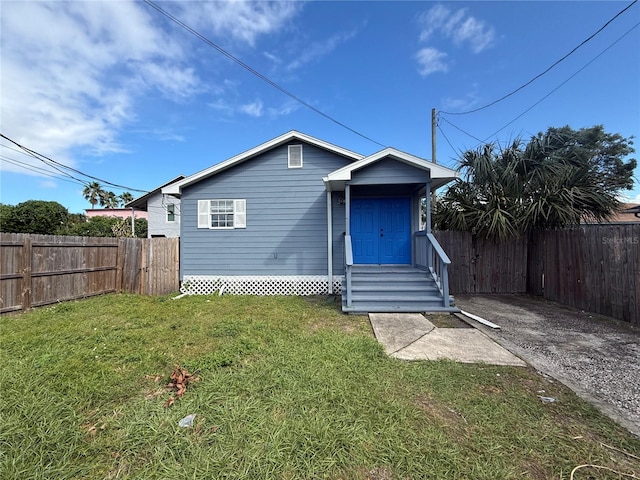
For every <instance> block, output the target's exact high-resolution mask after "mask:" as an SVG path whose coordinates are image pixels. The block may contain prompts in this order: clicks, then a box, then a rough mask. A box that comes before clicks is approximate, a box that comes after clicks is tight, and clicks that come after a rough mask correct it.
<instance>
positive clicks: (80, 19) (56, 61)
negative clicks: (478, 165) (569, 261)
mask: <svg viewBox="0 0 640 480" xmlns="http://www.w3.org/2000/svg"><path fill="white" fill-rule="evenodd" d="M630 3H631V1H630V0H629V1H625V2H618V1H606V2H598V1H573V2H555V1H553V2H552V1H533V2H516V1H513V2H497V1H496V2H480V1H477V2H420V1H412V2H338V1H335V2H306V3H303V2H293V3H286V2H277V3H267V2H262V1H260V2H193V1H189V2H180V3H177V2H158V3H157V4H158V5H159V6H160V7H161V8H163V9H165V10H167V11H168V12H170V13H171V14H172V15H174V16H175V17H177V18H179V19H180V20H181V21H183V22H184V23H185V24H187V25H189V26H190V27H191V28H193V29H195V30H197V31H198V32H200V33H201V34H202V35H204V36H206V37H207V38H208V39H210V40H211V41H212V42H214V43H215V44H217V45H219V46H220V47H221V48H223V49H225V50H226V51H228V52H229V53H231V54H232V55H234V56H236V57H237V58H239V59H240V60H242V61H243V62H244V63H246V64H247V65H249V66H251V67H252V68H253V69H255V70H257V71H258V72H260V73H261V74H263V75H265V76H266V77H268V78H269V79H271V80H272V81H273V82H275V83H277V84H278V85H280V86H281V87H282V88H284V89H285V90H287V91H289V92H291V93H293V94H294V95H296V96H297V97H299V98H301V99H303V100H304V101H305V102H307V103H308V104H310V105H312V106H313V107H314V108H316V109H318V110H320V111H322V112H324V113H325V114H326V115H328V116H330V117H332V118H334V119H335V120H337V121H339V122H341V123H343V124H345V125H347V126H348V127H350V128H351V129H353V130H355V131H357V132H359V133H361V134H362V135H364V136H366V137H369V138H371V139H373V140H375V141H376V142H378V143H380V144H382V145H384V146H393V147H396V148H399V149H401V150H404V151H406V152H409V153H412V154H414V155H418V156H421V157H424V158H431V109H432V108H435V109H436V110H437V111H438V112H464V111H468V110H472V109H475V108H478V107H482V106H483V105H486V104H488V103H490V102H493V101H494V100H496V99H498V98H500V97H502V96H503V95H505V94H507V93H509V92H511V91H513V90H515V89H516V88H517V87H519V86H521V85H523V84H524V83H526V82H528V81H529V80H531V79H532V78H533V77H535V76H536V75H538V74H539V73H541V72H543V71H544V70H545V69H547V68H548V67H549V66H551V65H552V64H553V63H554V62H556V61H557V60H559V59H560V58H561V57H563V56H564V55H566V54H567V53H569V52H570V51H571V50H572V49H573V48H574V47H576V46H577V45H579V44H580V43H581V42H582V41H584V40H585V39H586V38H587V37H589V36H590V35H591V34H593V33H594V32H596V31H597V30H598V29H599V28H600V27H602V26H603V25H604V24H605V23H606V22H607V21H608V20H609V19H611V18H612V17H613V16H614V15H616V14H617V13H618V12H619V11H620V10H622V9H623V8H625V7H626V6H627V5H629V4H630ZM0 15H1V25H0V27H1V49H2V50H1V52H0V53H1V73H0V75H1V79H0V80H1V85H0V86H1V99H0V100H1V102H0V108H1V111H0V114H1V117H0V124H1V131H2V133H3V134H4V135H6V136H7V137H10V138H12V139H13V140H15V141H17V142H18V143H20V144H22V145H24V146H27V147H29V148H31V149H33V150H35V151H37V152H39V153H42V154H44V155H47V156H48V157H50V158H52V159H54V160H56V161H57V162H60V163H62V164H64V165H68V166H71V167H73V168H75V169H77V170H79V171H81V172H83V173H86V174H89V175H92V176H94V177H98V178H101V179H104V180H107V181H109V182H112V183H115V184H119V185H123V186H127V187H131V188H132V189H133V188H135V189H139V190H143V191H146V190H151V189H154V188H156V187H158V186H159V185H161V184H163V183H165V182H167V181H168V180H170V179H172V178H174V177H176V176H177V175H180V174H184V175H190V174H192V173H195V172H197V171H199V170H202V169H203V168H207V167H209V166H211V165H213V164H215V163H218V162H220V161H222V160H225V159H227V158H229V157H231V156H233V155H236V154H238V153H240V152H243V151H245V150H248V149H250V148H252V147H254V146H256V145H258V144H260V143H262V142H265V141H267V140H269V139H271V138H273V137H276V136H278V135H280V134H282V133H285V132H287V131H289V130H292V129H295V130H299V131H302V132H304V133H307V134H309V135H312V136H315V137H318V138H320V139H322V140H326V141H328V142H331V143H335V144H337V145H339V146H341V147H344V148H348V149H350V150H353V151H356V152H359V153H362V154H371V153H374V152H376V151H378V150H380V149H381V148H382V147H381V146H380V145H378V144H376V143H373V142H371V141H370V140H367V139H365V138H363V137H361V136H359V135H356V134H354V133H353V132H352V131H349V130H347V129H345V128H343V127H341V126H339V125H338V124H336V123H334V122H332V121H330V120H328V119H327V118H325V117H323V116H321V115H318V114H317V113H315V112H313V111H312V110H310V109H308V108H307V107H305V106H303V105H301V104H300V103H298V102H296V101H294V100H293V99H291V98H290V97H288V96H286V95H284V94H283V93H282V92H280V91H278V90H277V89H275V88H274V87H273V86H270V85H268V84H267V83H265V82H264V81H263V80H260V79H259V78H257V77H255V76H254V75H252V74H251V73H249V72H248V71H247V70H245V69H243V68H242V67H241V66H239V65H238V64H236V63H234V62H232V61H231V60H229V59H228V58H226V57H224V56H223V55H222V54H221V53H219V52H217V51H216V50H214V49H213V48H211V47H210V46H208V45H206V44H205V43H203V42H202V41H201V40H199V39H197V38H196V37H194V36H193V35H191V34H189V33H188V32H186V31H185V30H184V29H182V28H181V27H179V26H178V25H176V24H175V23H173V22H171V21H170V20H168V19H167V18H166V17H164V16H163V15H161V14H160V13H158V12H157V11H156V10H154V9H153V8H152V7H150V6H149V5H147V4H145V3H142V2H127V1H118V2H101V1H87V2H69V3H63V2H58V1H56V2H29V1H24V2H11V1H3V2H2V3H1V4H0ZM639 22H640V3H636V4H634V5H633V6H632V7H631V8H630V9H629V10H627V11H626V12H625V13H624V14H622V15H620V16H619V17H618V18H617V19H616V20H614V21H613V22H612V23H611V24H610V25H609V26H608V27H607V28H605V29H604V30H603V31H602V32H601V33H600V34H598V35H597V36H596V37H594V38H593V39H592V40H591V41H589V42H587V43H586V44H585V45H584V46H582V47H581V48H579V49H578V50H577V51H576V52H575V53H573V54H572V55H571V56H569V57H568V58H567V59H566V60H564V61H563V62H561V63H560V64H559V65H557V66H556V67H554V68H553V69H552V70H551V71H550V72H548V73H547V74H545V75H544V76H542V77H541V78H539V79H538V80H536V81H535V82H533V83H532V84H531V85H529V86H527V87H526V88H524V89H522V90H521V91H519V92H518V93H516V94H514V95H513V96H511V97H509V98H507V99H506V100H504V101H501V102H499V103H498V104H496V105H494V106H492V107H489V108H486V109H483V110H481V111H478V112H476V113H471V114H467V115H451V114H439V129H438V132H437V157H438V163H442V164H444V165H447V166H450V167H454V168H455V166H456V158H457V157H458V153H459V152H460V151H462V150H465V149H469V148H474V147H476V146H477V145H478V144H479V142H478V140H477V139H479V140H486V139H488V140H499V141H500V142H503V143H504V142H508V141H511V140H513V139H515V138H516V137H518V136H520V137H523V138H525V139H527V138H528V137H529V136H531V135H534V134H536V133H538V132H540V131H544V130H546V129H547V128H548V127H550V126H553V127H560V126H564V125H569V126H571V127H572V128H574V129H578V128H582V127H590V126H593V125H596V124H603V125H604V126H605V129H606V130H607V131H608V132H612V133H620V134H621V135H623V136H625V137H630V136H635V137H636V139H637V138H638V137H639V136H640V27H639V26H638V23H639ZM634 26H635V28H634ZM625 33H626V36H625ZM614 42H617V43H615V44H614ZM605 50H606V51H605ZM603 51H604V53H602V52H603ZM598 55H600V56H598ZM596 57H597V58H596ZM590 62H591V63H590ZM581 69H582V70H581ZM572 76H573V78H571V77H572ZM563 82H566V83H565V84H564V85H562V84H563ZM554 90H555V91H554ZM551 92H553V93H551ZM549 94H550V95H549ZM547 95H549V96H548V97H547V98H545V99H543V98H544V97H545V96H547ZM537 102H540V103H539V104H537V105H536V106H535V107H533V108H532V109H531V110H529V111H528V112H526V113H524V112H525V111H526V110H527V109H529V108H530V107H532V106H533V105H534V104H536V103H537ZM523 113H524V115H522V116H520V115H521V114H523ZM518 116H520V118H517V119H516V117H518ZM514 119H516V120H515V121H513V120H514ZM512 121H513V122H512ZM510 122H512V123H510ZM507 124H508V126H506V128H504V129H502V127H504V126H505V125H507ZM456 127H457V128H456ZM498 130H500V131H499V133H497V134H495V132H496V131H498ZM468 134H470V135H472V136H473V137H476V139H474V138H472V136H469V135H468ZM494 134H495V135H494ZM1 144H2V147H1V148H0V160H1V162H0V165H1V171H0V174H1V178H0V187H1V190H0V202H2V203H5V204H12V205H13V204H17V203H20V202H23V201H26V200H30V199H38V200H55V201H57V202H59V203H61V204H63V205H64V206H65V207H67V208H68V209H69V211H70V212H82V211H83V210H84V209H85V208H88V207H89V204H88V202H87V201H86V200H85V199H84V198H83V196H82V193H81V192H82V189H83V185H82V184H81V183H78V182H77V181H74V180H71V179H70V178H68V177H63V176H62V175H61V174H60V173H59V172H58V171H56V170H53V169H51V168H50V167H48V166H46V165H44V164H43V163H40V162H38V161H37V160H34V159H33V158H31V157H29V156H26V155H24V154H22V153H20V152H17V151H15V150H13V149H11V148H14V147H15V146H12V145H11V143H9V142H7V141H6V140H4V139H3V140H2V142H1ZM7 147H11V148H7ZM635 156H636V158H637V157H638V154H637V153H636V154H635ZM27 168H29V169H27ZM34 168H35V171H34ZM42 169H45V170H46V172H45V171H43V170H42ZM74 176H75V177H76V178H78V179H80V180H83V181H90V179H88V178H86V177H82V176H81V175H79V174H74ZM635 176H636V186H635V189H634V191H632V192H628V196H629V198H630V199H634V200H635V201H636V202H638V203H640V183H639V182H640V180H639V179H640V170H636V173H635ZM104 187H105V188H106V189H109V190H112V191H114V192H115V193H116V194H120V193H122V192H123V191H124V190H123V189H118V188H113V187H110V186H108V185H104ZM133 193H134V196H139V195H141V194H142V193H140V192H133Z"/></svg>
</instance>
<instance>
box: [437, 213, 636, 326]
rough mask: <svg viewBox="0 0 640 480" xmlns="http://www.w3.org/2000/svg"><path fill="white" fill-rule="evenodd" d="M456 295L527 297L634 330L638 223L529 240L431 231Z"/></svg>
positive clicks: (585, 227)
mask: <svg viewBox="0 0 640 480" xmlns="http://www.w3.org/2000/svg"><path fill="white" fill-rule="evenodd" d="M435 235H436V237H437V239H438V241H439V242H440V244H441V245H442V247H443V248H444V250H445V252H447V254H448V255H449V258H451V265H450V267H449V285H450V289H451V292H452V293H453V294H456V293H458V294H460V293H529V294H533V295H541V296H543V297H544V298H546V299H548V300H553V301H556V302H559V303H563V304H565V305H571V306H573V307H577V308H580V309H582V310H585V311H589V312H594V313H599V314H602V315H606V316H610V317H613V318H617V319H619V320H623V321H626V322H630V323H633V324H636V325H640V224H611V225H583V226H580V227H577V228H573V229H565V230H550V231H544V232H535V233H532V234H531V235H529V237H528V238H520V239H514V240H507V241H497V240H493V239H489V240H485V239H478V238H475V237H473V236H472V235H471V234H470V233H468V232H450V231H441V232H436V234H435Z"/></svg>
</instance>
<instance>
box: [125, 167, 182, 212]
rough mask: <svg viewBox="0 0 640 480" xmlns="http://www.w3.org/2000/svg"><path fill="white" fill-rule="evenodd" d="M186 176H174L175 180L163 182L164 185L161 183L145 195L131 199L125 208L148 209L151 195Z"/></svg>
mask: <svg viewBox="0 0 640 480" xmlns="http://www.w3.org/2000/svg"><path fill="white" fill-rule="evenodd" d="M183 178H184V175H178V176H177V177H176V178H174V179H173V180H169V181H168V182H167V183H163V184H162V185H160V186H159V187H158V188H156V189H154V190H152V191H150V192H148V193H145V194H144V195H142V196H141V197H138V198H136V199H135V200H131V201H130V202H129V203H127V204H126V205H125V208H137V209H140V210H146V209H147V201H148V200H149V197H151V196H152V195H155V194H156V193H160V191H161V190H162V189H163V188H164V187H166V186H167V185H171V184H172V183H174V182H178V181H180V180H182V179H183Z"/></svg>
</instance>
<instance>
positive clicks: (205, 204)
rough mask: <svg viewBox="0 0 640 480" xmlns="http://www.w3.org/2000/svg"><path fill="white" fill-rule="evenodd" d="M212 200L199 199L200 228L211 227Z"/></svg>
mask: <svg viewBox="0 0 640 480" xmlns="http://www.w3.org/2000/svg"><path fill="white" fill-rule="evenodd" d="M210 212H211V202H209V200H198V228H210V227H211V215H210Z"/></svg>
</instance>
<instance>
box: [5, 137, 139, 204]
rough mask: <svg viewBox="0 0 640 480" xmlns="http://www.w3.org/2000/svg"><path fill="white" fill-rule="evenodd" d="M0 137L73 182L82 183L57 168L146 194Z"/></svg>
mask: <svg viewBox="0 0 640 480" xmlns="http://www.w3.org/2000/svg"><path fill="white" fill-rule="evenodd" d="M0 137H2V138H4V139H5V140H8V141H9V142H11V143H13V144H14V145H16V146H17V147H18V148H20V149H22V150H24V151H25V152H26V153H27V154H29V155H31V156H32V157H33V158H35V159H37V160H40V161H41V162H42V163H44V164H45V165H49V166H51V167H53V168H55V169H56V170H58V171H59V172H61V173H62V174H63V175H66V176H68V177H71V178H73V179H74V180H78V181H79V182H82V180H79V179H77V178H75V177H73V176H72V175H70V174H69V173H67V172H63V171H61V170H60V169H59V168H58V167H61V168H64V169H67V170H70V171H72V172H75V173H78V174H80V175H82V176H84V177H87V178H90V179H92V180H96V181H98V182H102V183H104V184H106V185H110V186H112V187H116V188H120V189H122V190H132V191H135V192H142V193H147V191H146V190H140V189H139V188H132V187H127V186H125V185H119V184H117V183H112V182H109V181H108V180H104V179H102V178H98V177H94V176H93V175H89V174H87V173H84V172H82V171H80V170H77V169H75V168H73V167H69V166H68V165H65V164H63V163H60V162H57V161H56V160H53V159H52V158H49V157H47V156H46V155H43V154H41V153H38V152H36V151H35V150H32V149H30V148H28V147H25V146H24V145H20V144H19V143H18V142H16V141H15V140H12V139H11V138H9V137H7V136H6V135H4V134H2V133H0Z"/></svg>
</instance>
